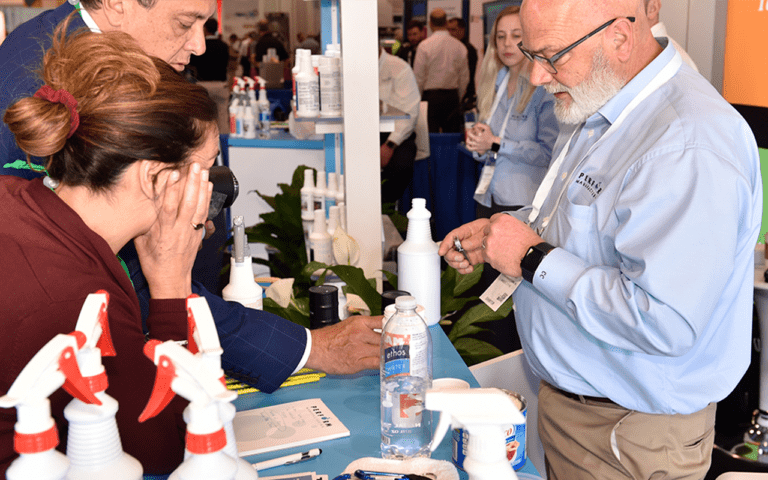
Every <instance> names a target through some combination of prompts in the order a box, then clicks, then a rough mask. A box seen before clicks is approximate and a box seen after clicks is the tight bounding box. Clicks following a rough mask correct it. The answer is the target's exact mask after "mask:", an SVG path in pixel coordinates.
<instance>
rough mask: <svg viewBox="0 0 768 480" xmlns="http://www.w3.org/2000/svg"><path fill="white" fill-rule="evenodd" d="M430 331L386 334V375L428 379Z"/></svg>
mask: <svg viewBox="0 0 768 480" xmlns="http://www.w3.org/2000/svg"><path fill="white" fill-rule="evenodd" d="M428 335H429V331H427V330H423V331H421V332H418V331H417V332H414V333H402V334H397V333H392V332H385V333H384V375H385V377H390V376H398V375H413V376H417V377H421V378H427V376H428V372H427V371H426V370H427V364H428V363H429V362H428V359H427V355H428V354H429V338H428Z"/></svg>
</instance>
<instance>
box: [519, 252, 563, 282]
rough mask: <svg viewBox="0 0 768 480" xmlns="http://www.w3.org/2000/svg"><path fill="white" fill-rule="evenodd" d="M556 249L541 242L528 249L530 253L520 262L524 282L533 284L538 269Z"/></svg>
mask: <svg viewBox="0 0 768 480" xmlns="http://www.w3.org/2000/svg"><path fill="white" fill-rule="evenodd" d="M554 248H555V247H554V246H553V245H550V244H548V243H547V242H541V243H540V244H538V245H534V246H532V247H531V248H529V249H528V252H526V254H525V255H524V256H523V259H522V261H520V269H521V270H522V271H523V280H526V281H527V282H528V283H531V284H533V276H534V274H536V269H538V268H539V265H540V264H541V262H542V261H543V260H544V257H546V256H547V254H548V253H549V252H551V251H552V250H553V249H554Z"/></svg>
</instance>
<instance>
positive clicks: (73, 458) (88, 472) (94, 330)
mask: <svg viewBox="0 0 768 480" xmlns="http://www.w3.org/2000/svg"><path fill="white" fill-rule="evenodd" d="M108 305H109V294H108V293H107V292H105V291H104V290H99V291H98V292H96V293H92V294H90V295H88V297H87V298H86V299H85V303H84V304H83V308H82V310H81V311H80V316H79V317H78V319H77V326H76V327H75V330H77V331H78V332H82V333H83V334H84V335H85V338H86V341H85V344H84V345H83V346H82V347H81V348H80V350H79V351H78V352H77V362H78V365H79V366H80V371H81V372H82V374H83V377H84V378H85V379H86V380H87V381H88V382H89V384H90V386H91V391H92V392H93V394H94V395H95V396H96V398H98V399H99V400H101V405H95V404H88V403H86V402H83V401H82V400H80V399H77V398H75V399H74V400H72V401H71V402H69V404H68V405H67V406H66V408H65V409H64V416H65V417H66V419H67V421H68V422H69V429H68V432H67V457H68V458H69V460H70V463H71V465H70V467H69V471H68V472H67V479H68V480H141V479H142V478H143V468H142V466H141V464H140V463H139V461H138V460H136V459H135V458H133V457H132V456H130V455H128V454H127V453H125V452H124V451H123V446H122V443H121V441H120V434H119V433H118V430H117V422H116V421H115V414H116V413H117V409H118V405H117V400H115V399H114V398H112V397H111V396H110V395H107V393H106V389H107V386H108V383H107V374H106V372H105V371H104V366H103V365H102V363H101V357H102V355H103V356H110V357H113V356H115V348H114V346H113V345H112V338H111V336H110V333H109V321H108V316H107V308H108Z"/></svg>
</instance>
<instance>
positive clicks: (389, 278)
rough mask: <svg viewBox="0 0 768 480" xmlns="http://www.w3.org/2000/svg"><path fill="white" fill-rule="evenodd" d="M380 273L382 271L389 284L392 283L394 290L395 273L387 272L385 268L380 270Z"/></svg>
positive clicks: (395, 282)
mask: <svg viewBox="0 0 768 480" xmlns="http://www.w3.org/2000/svg"><path fill="white" fill-rule="evenodd" d="M381 273H383V274H384V276H385V277H386V278H387V282H389V284H390V285H392V288H393V289H394V290H397V274H394V273H392V272H388V271H386V270H382V271H381Z"/></svg>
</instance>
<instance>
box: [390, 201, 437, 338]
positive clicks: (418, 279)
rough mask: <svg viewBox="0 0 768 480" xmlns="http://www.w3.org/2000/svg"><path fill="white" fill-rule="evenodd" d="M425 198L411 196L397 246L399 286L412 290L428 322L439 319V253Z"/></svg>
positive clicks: (428, 323) (432, 323) (432, 322)
mask: <svg viewBox="0 0 768 480" xmlns="http://www.w3.org/2000/svg"><path fill="white" fill-rule="evenodd" d="M426 203H427V201H426V200H425V199H423V198H414V199H413V203H412V208H411V210H410V211H409V212H408V230H407V232H406V238H405V242H403V243H402V244H401V245H400V246H399V247H398V248H397V284H398V288H399V289H401V290H405V291H407V292H411V295H413V296H414V297H416V302H417V303H418V304H419V305H422V306H423V307H424V314H425V318H424V320H426V322H427V325H434V324H436V323H437V322H439V321H440V256H439V255H438V253H437V251H438V246H437V244H436V243H435V242H434V241H433V240H432V232H431V229H430V226H429V219H430V217H431V216H432V214H431V213H429V210H427V208H426Z"/></svg>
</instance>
